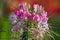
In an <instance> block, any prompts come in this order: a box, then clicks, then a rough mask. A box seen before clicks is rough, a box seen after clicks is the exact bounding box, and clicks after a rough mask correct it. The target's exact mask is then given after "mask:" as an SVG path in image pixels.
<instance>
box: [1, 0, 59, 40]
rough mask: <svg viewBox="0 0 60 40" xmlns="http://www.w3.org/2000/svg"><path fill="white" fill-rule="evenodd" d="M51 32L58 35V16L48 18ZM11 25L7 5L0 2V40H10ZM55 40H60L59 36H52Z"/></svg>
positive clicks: (2, 1)
mask: <svg viewBox="0 0 60 40" xmlns="http://www.w3.org/2000/svg"><path fill="white" fill-rule="evenodd" d="M48 23H49V25H50V26H51V30H53V31H54V32H55V33H57V34H59V35H60V15H55V16H54V17H50V18H49V20H48ZM11 27H12V26H11V23H10V20H9V12H8V5H7V3H6V2H5V1H4V0H0V40H10V39H11V31H10V29H11ZM54 37H55V39H56V40H60V37H59V36H56V35H54Z"/></svg>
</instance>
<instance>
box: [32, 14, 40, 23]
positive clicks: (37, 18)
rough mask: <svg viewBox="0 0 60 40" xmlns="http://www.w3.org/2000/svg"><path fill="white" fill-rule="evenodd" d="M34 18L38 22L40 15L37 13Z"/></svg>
mask: <svg viewBox="0 0 60 40" xmlns="http://www.w3.org/2000/svg"><path fill="white" fill-rule="evenodd" d="M33 20H34V21H35V22H37V23H38V22H39V21H40V17H39V15H35V16H34V17H33Z"/></svg>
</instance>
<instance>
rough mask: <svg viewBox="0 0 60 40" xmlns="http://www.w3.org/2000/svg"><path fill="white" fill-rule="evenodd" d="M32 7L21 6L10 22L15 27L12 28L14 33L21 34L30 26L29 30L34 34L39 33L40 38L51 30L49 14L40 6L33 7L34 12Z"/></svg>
mask: <svg viewBox="0 0 60 40" xmlns="http://www.w3.org/2000/svg"><path fill="white" fill-rule="evenodd" d="M30 7H31V6H30V4H26V3H22V4H19V6H18V10H16V11H15V12H14V13H12V15H11V16H10V20H11V22H12V25H13V26H15V27H13V28H12V32H18V31H19V32H21V28H23V27H26V26H28V27H27V29H28V30H30V31H31V32H32V34H33V33H34V32H35V31H37V32H39V36H40V37H43V35H44V33H45V32H46V31H47V30H49V27H48V23H47V21H48V17H47V12H46V11H45V10H44V8H43V7H42V6H41V5H40V6H39V5H38V4H34V5H33V8H34V9H33V10H30ZM30 11H32V12H30ZM36 25H37V26H36ZM35 26H36V27H35ZM22 30H23V29H22ZM33 30H34V31H33Z"/></svg>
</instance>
